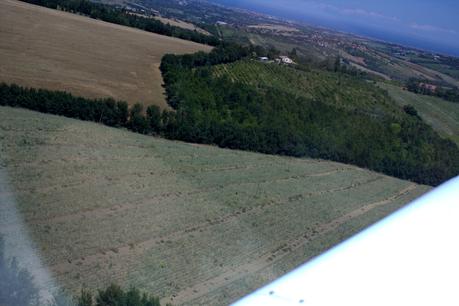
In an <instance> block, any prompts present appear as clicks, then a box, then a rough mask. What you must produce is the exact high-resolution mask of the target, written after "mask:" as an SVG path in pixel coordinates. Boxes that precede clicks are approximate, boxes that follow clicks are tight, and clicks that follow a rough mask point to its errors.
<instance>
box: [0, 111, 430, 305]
mask: <svg viewBox="0 0 459 306" xmlns="http://www.w3.org/2000/svg"><path fill="white" fill-rule="evenodd" d="M0 167H1V169H0V170H1V171H2V172H5V173H7V174H8V176H9V181H10V185H11V188H12V191H14V197H15V199H16V202H17V209H18V210H19V212H20V213H21V216H22V218H23V219H24V221H25V224H27V226H28V228H29V231H30V235H31V236H32V237H33V239H34V241H35V243H36V246H37V250H39V251H40V252H41V255H42V259H43V262H44V264H46V265H47V266H48V267H49V268H50V270H51V272H52V275H53V276H54V278H55V279H56V280H57V282H58V283H59V284H61V286H62V287H64V288H67V289H70V290H72V291H74V292H75V291H78V290H79V289H80V287H81V286H82V285H83V284H85V285H86V286H89V287H91V288H97V287H101V286H103V285H106V284H108V283H110V282H112V281H116V282H118V283H120V284H122V285H126V286H127V285H130V284H132V285H137V286H139V287H141V288H143V289H146V290H150V291H151V292H153V293H155V294H158V295H160V296H162V297H163V301H164V302H172V303H173V304H180V305H181V304H187V305H196V304H207V305H222V304H227V303H228V302H230V301H233V300H235V299H237V298H239V297H241V296H243V295H245V294H247V293H249V292H250V291H252V290H254V289H256V288H257V287H259V286H261V285H263V284H265V283H266V282H268V281H271V280H273V279H275V278H276V277H278V276H280V275H282V274H284V273H285V272H287V271H289V270H291V269H293V268H294V267H296V266H297V265H299V264H301V263H303V262H305V261H306V260H307V259H308V258H311V257H312V256H315V255H318V254H319V253H320V252H322V251H323V250H325V249H327V248H329V247H330V246H332V245H334V244H335V243H337V242H339V241H341V240H343V239H344V238H346V237H348V236H349V235H351V234H352V233H355V232H356V231H358V230H360V229H362V228H363V227H365V226H367V225H369V224H371V223H372V222H374V221H376V220H378V219H380V218H382V217H384V216H386V215H387V214H388V213H390V212H392V211H394V210H395V209H397V208H399V207H401V206H402V205H404V204H405V203H407V202H409V201H410V200H412V199H414V198H416V197H418V196H420V195H421V194H423V193H424V192H426V191H427V190H429V187H425V186H419V185H416V184H413V183H410V182H406V181H402V180H398V179H394V178H391V177H387V176H384V175H381V174H377V173H373V172H370V171H366V170H363V169H359V168H356V167H353V166H348V165H343V164H339V163H334V162H328V161H327V162H326V161H322V160H311V159H295V158H287V157H278V156H269V155H262V154H255V153H248V152H241V151H232V150H223V149H218V148H215V147H210V146H200V145H193V144H186V143H180V142H172V141H167V140H163V139H156V138H152V137H147V136H142V135H138V134H133V133H129V132H127V131H122V130H119V129H112V128H107V127H104V126H101V125H97V124H92V123H87V122H81V121H76V120H72V119H67V118H63V117H57V116H52V115H45V114H40V113H35V112H31V111H26V110H21V109H12V108H6V107H1V108H0ZM9 196H11V194H8V192H7V191H5V190H3V189H0V198H3V199H5V198H7V197H9ZM0 209H6V208H5V207H4V206H2V208H0ZM0 215H1V216H6V215H7V214H6V212H4V211H1V214H0ZM11 222H12V221H11V220H9V219H5V217H3V218H0V232H1V233H2V234H4V235H14V233H12V232H11V231H12V229H13V228H14V226H13V225H14V224H11ZM17 243H20V242H19V241H18V242H17ZM50 285H51V284H50Z"/></svg>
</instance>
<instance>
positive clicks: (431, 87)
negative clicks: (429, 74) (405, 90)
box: [419, 83, 437, 92]
mask: <svg viewBox="0 0 459 306" xmlns="http://www.w3.org/2000/svg"><path fill="white" fill-rule="evenodd" d="M419 87H420V88H424V89H427V90H429V91H431V92H435V91H436V90H437V86H436V85H433V84H428V83H419Z"/></svg>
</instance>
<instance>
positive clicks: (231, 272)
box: [161, 184, 417, 304]
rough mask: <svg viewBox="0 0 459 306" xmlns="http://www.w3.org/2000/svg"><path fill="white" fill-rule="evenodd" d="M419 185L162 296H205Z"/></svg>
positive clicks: (190, 298)
mask: <svg viewBox="0 0 459 306" xmlns="http://www.w3.org/2000/svg"><path fill="white" fill-rule="evenodd" d="M416 188H417V186H416V185H415V184H410V185H408V186H407V187H405V188H403V189H401V190H400V191H399V192H397V193H396V194H394V195H392V196H390V197H388V198H386V199H384V200H380V201H377V202H372V203H369V204H367V205H364V206H362V207H360V208H358V209H355V210H353V211H351V212H349V213H347V214H345V215H343V216H341V217H339V218H336V219H334V220H332V221H330V222H327V223H323V224H320V225H318V226H317V228H315V229H312V230H310V231H308V232H306V233H304V234H302V235H301V236H299V237H297V238H295V239H291V240H289V241H287V242H286V243H284V244H282V245H280V246H279V247H277V248H276V249H274V250H272V251H270V252H266V253H264V254H262V255H260V256H259V257H258V258H257V259H256V260H254V261H251V262H249V263H247V264H244V265H241V266H239V267H237V268H233V269H228V270H227V271H225V272H224V273H222V274H221V275H219V276H217V277H214V278H212V279H209V280H207V281H206V282H202V283H199V284H196V285H194V286H191V287H189V288H187V289H185V290H182V291H180V292H178V293H176V294H174V295H173V296H169V297H166V298H163V299H162V300H161V303H168V302H173V303H174V304H182V303H184V302H192V301H193V300H194V299H197V298H199V297H200V296H203V295H205V294H208V293H210V292H212V291H214V290H216V289H218V288H221V287H223V286H225V285H228V284H230V283H232V282H234V281H237V280H239V279H242V278H244V277H246V276H247V275H249V274H253V273H256V272H257V271H260V270H263V269H265V268H267V267H269V266H270V265H272V264H273V263H274V262H277V261H279V260H281V259H282V258H283V257H285V256H286V255H288V254H289V253H290V252H292V251H294V250H296V249H298V248H300V247H302V246H304V245H306V244H307V243H308V242H310V241H311V240H312V239H314V238H316V237H318V236H320V235H323V234H326V233H328V232H330V231H332V230H334V229H336V228H337V227H339V226H340V225H343V224H344V223H346V222H347V221H349V220H351V219H353V218H356V217H359V216H361V215H363V214H365V213H367V212H369V211H370V210H372V209H375V208H377V207H379V206H383V205H386V204H389V203H391V202H393V201H395V200H396V199H398V198H400V197H402V196H404V195H406V194H408V193H410V192H411V191H413V190H415V189H416Z"/></svg>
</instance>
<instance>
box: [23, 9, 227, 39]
mask: <svg viewBox="0 0 459 306" xmlns="http://www.w3.org/2000/svg"><path fill="white" fill-rule="evenodd" d="M21 1H24V2H28V3H32V4H36V5H40V6H44V7H48V8H52V9H60V10H64V11H68V12H73V13H79V14H83V15H86V16H89V17H91V18H94V19H100V20H103V21H106V22H110V23H115V24H119V25H124V26H128V27H133V28H137V29H141V30H144V31H148V32H152V33H157V34H161V35H166V36H172V37H177V38H181V39H185V40H190V41H194V42H197V43H201V44H207V45H210V46H217V45H218V44H220V41H219V39H217V38H216V37H215V36H211V35H205V34H202V33H199V32H197V31H193V30H187V29H183V28H180V27H177V26H172V25H169V24H165V23H162V22H161V21H159V20H156V19H153V18H147V17H142V16H138V15H133V14H129V13H128V12H126V11H125V10H123V9H121V8H118V7H115V6H113V5H108V4H102V3H94V2H91V1H89V0H21Z"/></svg>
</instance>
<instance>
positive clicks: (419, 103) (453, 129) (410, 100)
mask: <svg viewBox="0 0 459 306" xmlns="http://www.w3.org/2000/svg"><path fill="white" fill-rule="evenodd" d="M379 85H380V87H382V88H384V89H386V90H387V91H388V93H389V95H390V96H391V97H392V98H393V99H394V100H395V101H396V102H397V103H398V104H399V105H400V106H405V105H412V106H414V107H415V108H416V110H417V111H418V112H419V115H420V116H421V117H422V119H423V120H424V121H425V122H427V123H428V124H429V125H431V126H432V127H433V128H434V129H435V130H436V131H437V132H438V133H439V134H440V135H442V136H444V137H447V138H450V139H452V140H454V141H455V142H456V144H458V145H459V103H453V102H448V101H445V100H443V99H440V98H437V97H431V96H424V95H420V94H415V93H412V92H409V91H406V90H402V89H401V88H400V87H397V86H393V85H390V84H386V83H380V84H379Z"/></svg>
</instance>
